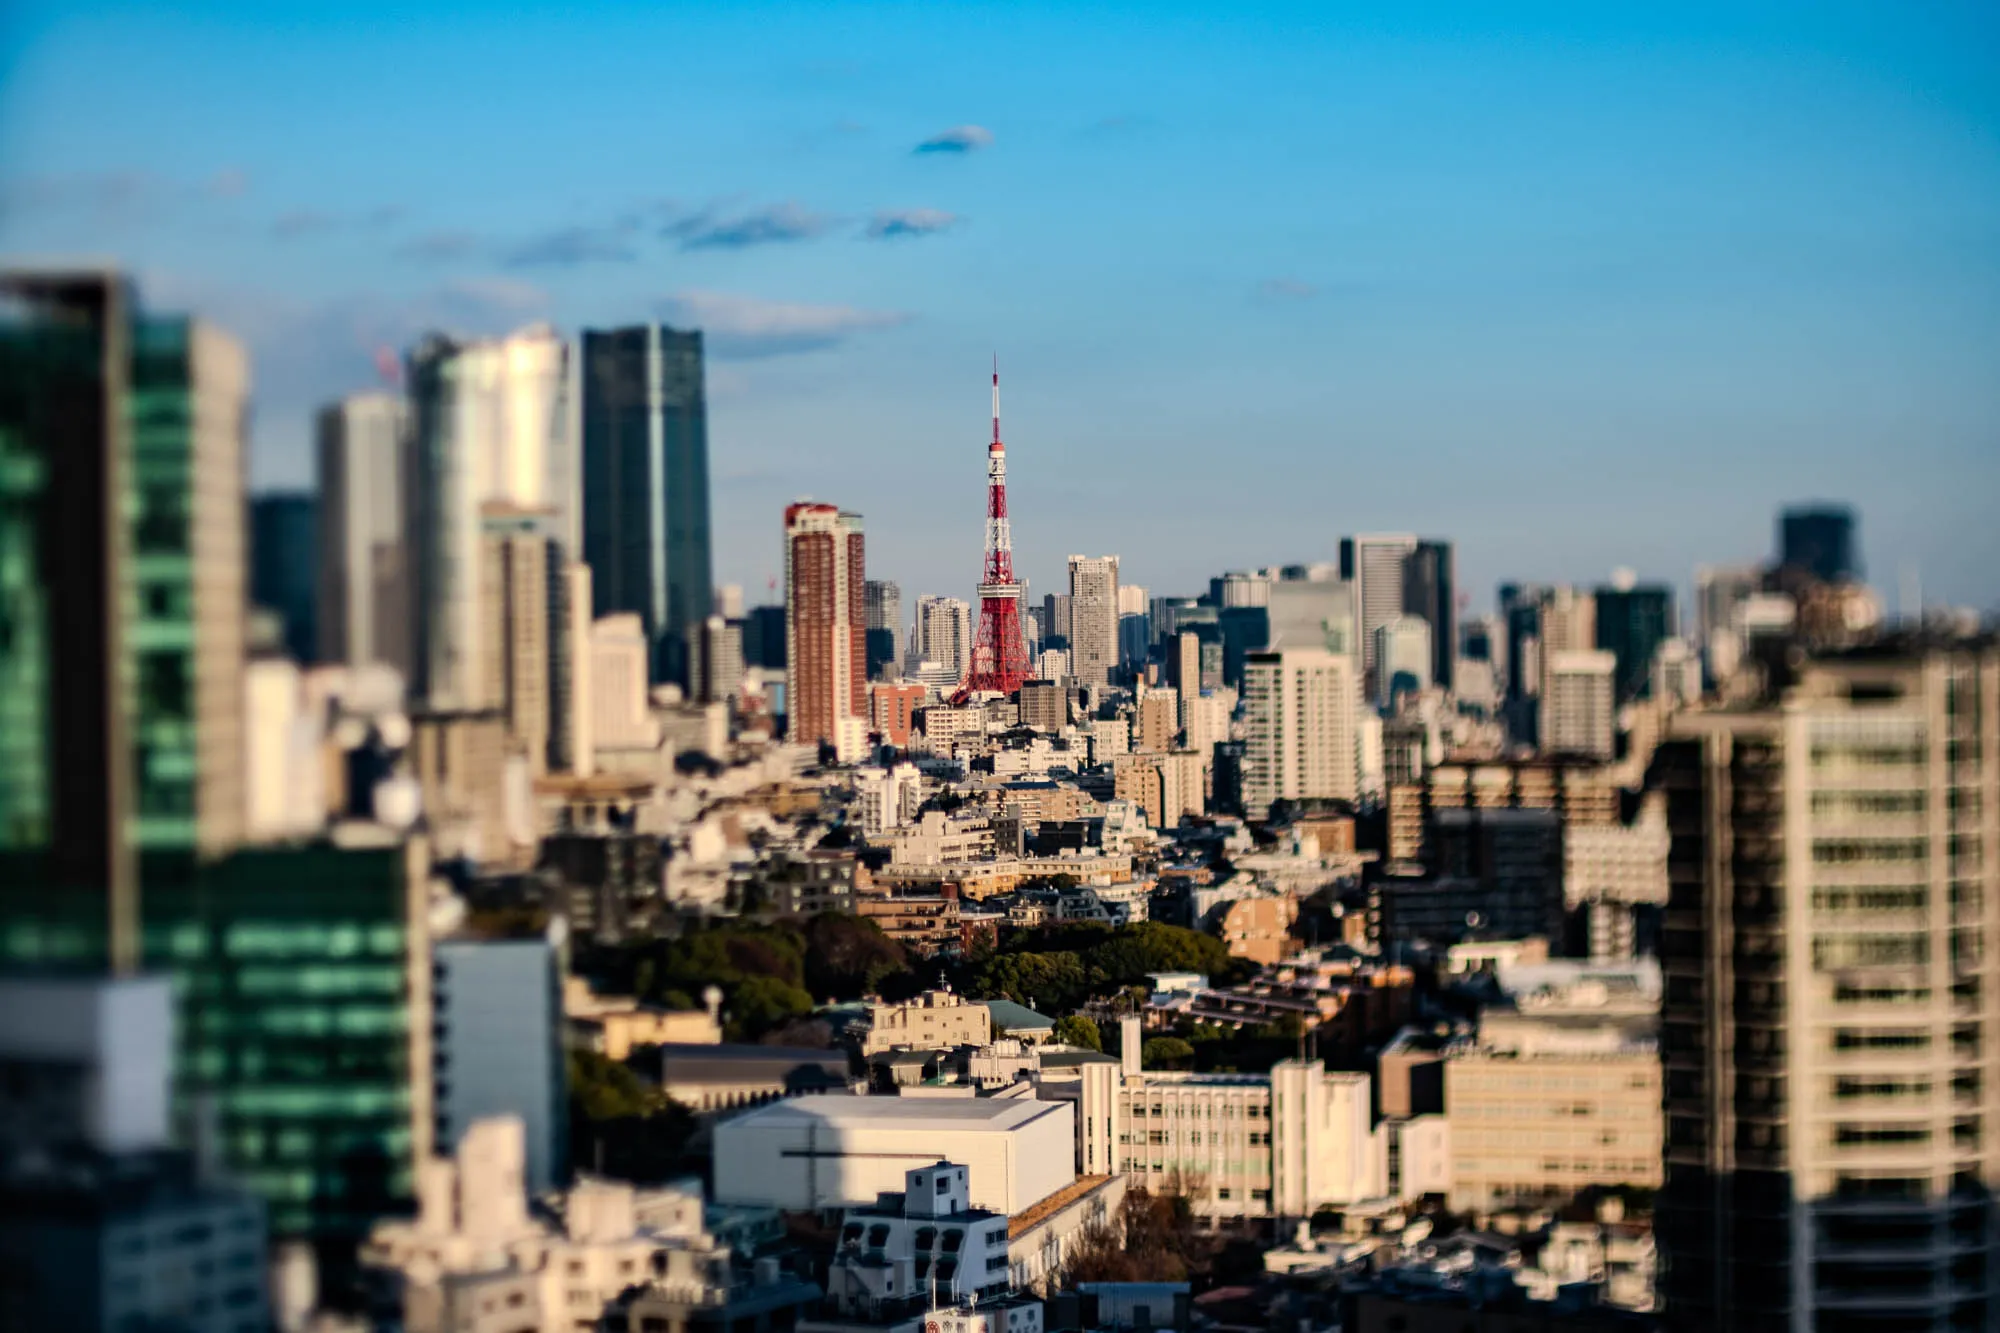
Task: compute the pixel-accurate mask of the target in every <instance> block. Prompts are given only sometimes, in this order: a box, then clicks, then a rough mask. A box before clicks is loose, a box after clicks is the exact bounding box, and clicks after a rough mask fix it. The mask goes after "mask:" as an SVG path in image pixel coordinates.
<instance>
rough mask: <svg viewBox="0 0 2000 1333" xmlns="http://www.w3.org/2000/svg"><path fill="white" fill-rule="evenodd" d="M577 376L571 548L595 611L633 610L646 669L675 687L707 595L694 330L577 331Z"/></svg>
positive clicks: (704, 471)
mask: <svg viewBox="0 0 2000 1333" xmlns="http://www.w3.org/2000/svg"><path fill="white" fill-rule="evenodd" d="M582 380H583V385H582V398H583V404H582V419H583V460H582V507H583V522H582V533H581V538H582V558H583V560H584V562H585V563H586V564H588V565H589V566H590V568H591V572H592V575H593V587H594V589H595V594H596V597H597V602H596V607H595V610H596V613H597V614H598V615H600V616H605V615H610V614H613V613H614V612H620V611H629V612H632V613H634V614H636V615H637V616H638V617H639V620H640V623H641V624H643V625H644V626H645V630H646V640H647V643H648V644H650V645H651V649H652V657H651V672H652V679H653V680H655V681H671V682H673V683H675V684H678V685H682V686H686V685H687V684H688V683H689V681H688V635H689V633H690V632H691V631H692V629H693V628H694V627H695V626H697V625H699V624H700V623H701V622H702V621H703V620H705V619H707V618H708V613H709V611H710V610H711V609H712V608H711V606H710V600H711V598H712V596H713V592H712V588H711V582H710V581H711V579H712V578H713V575H712V573H711V569H710V561H711V557H710V535H709V494H708V402H707V397H706V395H705V392H704V389H703V383H702V342H701V333H700V332H699V331H684V330H679V329H671V328H668V327H666V326H665V325H663V324H641V325H635V326H633V327H631V328H623V329H609V330H586V331H585V332H584V334H583V366H582Z"/></svg>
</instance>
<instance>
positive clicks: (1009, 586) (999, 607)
mask: <svg viewBox="0 0 2000 1333" xmlns="http://www.w3.org/2000/svg"><path fill="white" fill-rule="evenodd" d="M1033 674H1034V672H1033V670H1032V669H1031V668H1030V667H1029V665H1028V642H1027V640H1026V639H1025V638H1024V637H1023V636H1022V634H1021V585H1020V584H1018V583H1016V582H1015V581H1014V538H1013V534H1012V533H1011V532H1009V531H1008V527H1007V446H1006V445H1004V444H1002V443H1000V364H999V362H998V361H997V360H996V361H995V362H994V364H993V443H991V444H989V445H987V446H986V562H985V567H984V569H983V570H982V572H981V577H980V581H979V629H978V631H977V632H976V633H975V634H974V635H973V636H972V665H971V667H970V668H969V669H968V670H967V671H966V673H965V679H964V681H962V682H961V683H960V684H959V687H958V692H957V693H956V694H954V695H953V696H952V698H953V700H954V701H958V702H963V701H964V700H966V699H968V698H970V697H971V696H972V695H974V694H976V693H979V692H980V691H982V690H995V691H998V692H999V693H1001V694H1012V693H1014V692H1015V691H1016V690H1018V689H1020V688H1021V682H1022V681H1024V680H1027V679H1028V678H1029V677H1030V676H1032V675H1033Z"/></svg>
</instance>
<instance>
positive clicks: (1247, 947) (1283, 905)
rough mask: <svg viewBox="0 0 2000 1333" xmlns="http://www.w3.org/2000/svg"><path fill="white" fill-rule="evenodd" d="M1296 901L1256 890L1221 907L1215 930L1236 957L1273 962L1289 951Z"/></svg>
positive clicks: (1297, 914)
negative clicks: (1220, 916)
mask: <svg viewBox="0 0 2000 1333" xmlns="http://www.w3.org/2000/svg"><path fill="white" fill-rule="evenodd" d="M1298 916H1299V905H1298V902H1297V901H1296V900H1294V899H1292V898H1287V897H1280V896H1278V895H1276V894H1259V895H1255V896H1252V897H1246V898H1239V899H1237V900H1236V901H1235V902H1232V903H1230V904H1229V906H1228V907H1226V908H1224V909H1223V912H1222V919H1221V921H1220V923H1219V931H1218V933H1219V934H1220V935H1221V936H1222V942H1223V943H1224V944H1225V945H1227V946H1228V947H1229V952H1230V955H1231V956H1232V957H1235V958H1247V959H1249V960H1250V961H1251V962H1253V963H1266V964H1268V963H1275V962H1277V961H1278V960H1279V959H1280V958H1283V957H1284V956H1285V955H1286V954H1287V953H1289V952H1291V949H1292V945H1293V940H1292V935H1291V930H1292V922H1294V921H1296V920H1298Z"/></svg>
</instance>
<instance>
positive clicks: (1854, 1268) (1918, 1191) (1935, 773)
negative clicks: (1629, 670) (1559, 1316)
mask: <svg viewBox="0 0 2000 1333" xmlns="http://www.w3.org/2000/svg"><path fill="white" fill-rule="evenodd" d="M1996 756H2000V651H1996V649H1995V648H1994V647H1993V646H1992V645H1991V644H1990V643H1963V644H1953V645H1946V644H1942V643H1939V644H1934V645H1930V646H1924V645H1920V644H1887V645H1881V646H1878V647H1874V648H1870V649H1864V650H1860V651H1857V652H1853V653H1849V654H1844V655H1836V656H1829V657H1823V658H1817V659H1812V660H1808V661H1806V662H1804V663H1802V664H1799V674H1798V677H1797V680H1796V683H1794V684H1793V685H1792V686H1791V687H1790V688H1789V689H1787V690H1785V691H1784V692H1783V693H1782V695H1778V696H1775V697H1768V698H1766V699H1764V700H1761V701H1759V700H1749V701H1745V702H1744V703H1743V704H1741V705H1739V706H1735V707H1732V708H1729V709H1726V710H1724V709H1717V710H1712V711H1687V712H1683V713H1680V714H1679V715H1677V716H1676V718H1675V719H1674V722H1673V724H1672V730H1671V733H1670V735H1669V737H1668V739H1667V740H1665V741H1664V742H1663V743H1662V745H1661V746H1660V748H1659V750H1658V752H1657V753H1656V754H1655V756H1654V760H1653V764H1652V767H1651V769H1650V772H1649V778H1648V782H1649V786H1651V787H1652V788H1653V789H1654V790H1657V791H1661V792H1663V793H1664V794H1665V799H1666V805H1667V820H1668V823H1669V825H1670V827H1671V828H1672V837H1673V854H1672V858H1671V860H1670V861H1669V863H1668V873H1669V876H1670V880H1671V889H1670V895H1671V896H1670V897H1669V900H1668V909H1667V914H1666V922H1665V928H1664V929H1663V931H1662V935H1661V965H1662V967H1663V969H1664V971H1665V978H1666V989H1665V1000H1664V1008H1663V1011H1662V1015H1661V1018H1662V1022H1661V1034H1662V1055H1663V1057H1664V1061H1665V1065H1666V1069H1667V1071H1668V1078H1667V1085H1666V1089H1665V1099H1664V1109H1665V1119H1666V1135H1667V1141H1666V1151H1665V1162H1666V1178H1665V1181H1664V1184H1663V1186H1662V1188H1661V1191H1660V1194H1659V1197H1658V1203H1657V1212H1656V1228H1657V1236H1658V1239H1659V1245H1660V1254H1661V1258H1662V1260H1663V1263H1662V1265H1661V1272H1662V1295H1663V1297H1664V1300H1665V1306H1666V1315H1667V1318H1668V1320H1669V1322H1670V1323H1671V1325H1672V1326H1673V1327H1676V1328H1714V1329H1749V1328H1788V1327H1789V1328H1814V1329H1835V1328H1839V1329H1855V1328H1895V1329H1926V1330H1944V1329H1957V1328H1977V1327H1981V1326H1987V1327H1990V1326H1991V1325H1992V1311H1993V1308H1994V1307H1993V1305H1992V1300H1993V1297H1992V1294H1991V1293H1992V1286H1991V1283H1992V1276H1991V1275H1992V1274H1993V1273H1994V1272H1995V1269H1996V1265H1997V1264H2000V1219H1996V1215H1995V1212H1994V1203H1993V1200H1994V1192H1995V1189H1996V1187H2000V1166H1996V1161H1997V1160H2000V1158H1996V1154H1995V1144H1994V1132H1995V1129H1996V1126H2000V1080H1996V1079H1995V1077H1994V1074H1993V1071H1994V1068H1995V1061H1996V1040H2000V987H1995V986H1994V985H1993V984H1992V974H1991V960H1992V958H1993V956H1994V950H1995V946H1996V939H1995V935H1996V930H2000V927H1996V924H1995V923H1996V916H1995V912H1996V904H2000V847H1996V846H1995V842H1996V834H1995V828H1996V821H1995V810H1996V808H2000V806H1997V805H1996V803H2000V762H1996ZM1975 811H1976V812H1977V813H1975Z"/></svg>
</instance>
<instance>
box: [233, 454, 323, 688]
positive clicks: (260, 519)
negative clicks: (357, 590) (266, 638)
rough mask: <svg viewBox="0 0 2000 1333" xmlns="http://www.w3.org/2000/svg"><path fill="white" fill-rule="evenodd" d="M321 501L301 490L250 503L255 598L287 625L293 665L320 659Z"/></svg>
mask: <svg viewBox="0 0 2000 1333" xmlns="http://www.w3.org/2000/svg"><path fill="white" fill-rule="evenodd" d="M318 584H319V501H318V500H317V499H316V498H314V497H313V496H311V495H307V494H304V493H302V492H297V491H287V492H275V491H274V492H272V493H270V494H268V495H258V496H253V497H251V500H250V600H251V601H253V602H255V603H256V604H257V605H258V606H261V607H265V608H267V609H269V610H272V611H276V612H277V613H278V615H279V616H280V617H281V618H282V619H283V621H284V624H285V651H286V652H287V653H289V654H291V657H292V660H293V661H294V662H306V663H310V662H314V661H317V660H318V651H317V650H318V647H319V617H318V615H317V614H316V613H315V608H316V607H317V605H318V601H319V587H318Z"/></svg>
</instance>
